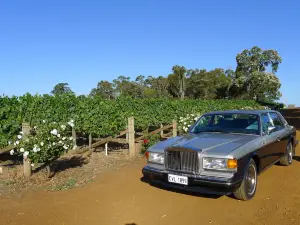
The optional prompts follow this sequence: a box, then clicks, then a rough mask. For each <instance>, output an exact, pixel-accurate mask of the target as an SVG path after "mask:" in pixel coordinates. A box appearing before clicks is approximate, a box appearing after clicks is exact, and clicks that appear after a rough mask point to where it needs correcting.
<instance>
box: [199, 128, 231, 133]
mask: <svg viewBox="0 0 300 225" xmlns="http://www.w3.org/2000/svg"><path fill="white" fill-rule="evenodd" d="M203 132H209V133H230V132H229V131H225V130H222V129H211V130H198V131H195V132H194V133H196V134H197V133H203Z"/></svg>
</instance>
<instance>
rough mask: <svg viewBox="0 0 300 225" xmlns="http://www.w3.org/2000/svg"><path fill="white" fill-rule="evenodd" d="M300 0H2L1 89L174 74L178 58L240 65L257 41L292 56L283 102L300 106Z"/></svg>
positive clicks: (81, 88)
mask: <svg viewBox="0 0 300 225" xmlns="http://www.w3.org/2000/svg"><path fill="white" fill-rule="evenodd" d="M299 12H300V3H298V2H297V1H285V2H284V1H279V0H278V1H270V0H264V1H258V0H253V1H240V0H238V1H230V0H227V1H223V0H219V1H216V0H210V1H199V0H193V1H192V0H185V1H176V0H173V1H169V0H163V1H162V0H151V1H148V0H144V1H133V0H127V1H123V0H118V1H116V0H109V1H89V0H85V1H74V0H72V1H70V0H59V1H58V0H52V1H32V0H27V1H23V0H22V1H11V0H2V1H0V78H1V83H0V93H4V94H6V95H22V94H24V93H25V92H30V93H32V94H35V93H40V94H43V93H50V91H51V90H52V89H53V87H54V85H55V84H57V83H59V82H67V83H69V85H70V87H71V88H72V90H73V91H75V92H76V93H77V94H88V93H89V92H90V90H91V89H92V88H94V87H95V86H96V85H97V82H98V81H100V80H109V81H111V80H113V79H115V78H117V77H118V76H120V75H124V76H130V77H132V78H135V77H136V76H138V75H145V76H148V75H152V76H159V75H163V76H166V75H167V74H169V73H170V72H171V68H172V66H173V65H175V64H180V65H184V66H186V67H187V68H199V69H202V68H205V69H214V68H216V67H221V68H225V69H227V68H232V69H234V68H235V66H236V61H235V57H236V54H237V53H239V52H241V51H242V50H243V49H245V48H251V47H252V46H254V45H257V46H259V47H261V48H263V49H276V50H278V52H279V54H280V55H281V56H282V58H283V62H282V64H281V65H280V67H279V71H278V73H277V75H278V77H279V78H280V80H281V83H282V88H281V91H282V94H283V97H282V99H281V100H282V101H283V102H285V103H288V104H297V105H300V98H299V97H298V96H300V88H299V85H300V77H299V70H300V67H299V60H300V57H299V53H300V44H299V43H300V42H299V40H300V29H299V27H300V13H299Z"/></svg>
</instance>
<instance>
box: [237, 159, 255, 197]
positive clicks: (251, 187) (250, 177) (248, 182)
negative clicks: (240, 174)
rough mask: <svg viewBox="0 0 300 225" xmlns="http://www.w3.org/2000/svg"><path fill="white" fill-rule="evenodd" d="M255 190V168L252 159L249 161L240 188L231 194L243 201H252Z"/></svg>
mask: <svg viewBox="0 0 300 225" xmlns="http://www.w3.org/2000/svg"><path fill="white" fill-rule="evenodd" d="M256 188H257V167H256V164H255V162H254V160H253V159H250V161H249V163H248V165H247V167H246V169H245V175H244V178H243V181H242V184H241V185H240V187H239V188H238V189H237V190H236V191H235V192H234V193H233V194H234V196H235V198H237V199H239V200H243V201H248V200H250V199H252V198H253V197H254V195H255V193H256Z"/></svg>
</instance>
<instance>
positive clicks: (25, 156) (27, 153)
mask: <svg viewBox="0 0 300 225" xmlns="http://www.w3.org/2000/svg"><path fill="white" fill-rule="evenodd" d="M28 155H29V152H28V151H26V152H24V153H23V156H24V158H25V159H26V158H27V156H28Z"/></svg>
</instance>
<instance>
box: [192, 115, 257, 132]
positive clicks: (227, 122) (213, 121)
mask: <svg viewBox="0 0 300 225" xmlns="http://www.w3.org/2000/svg"><path fill="white" fill-rule="evenodd" d="M258 121H259V116H258V115H255V114H247V113H216V114H210V115H207V116H203V117H201V118H200V119H199V121H198V122H197V124H196V125H195V126H194V127H193V128H192V129H191V132H192V133H199V132H226V133H247V134H259V130H260V128H259V126H258V125H259V123H258Z"/></svg>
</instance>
